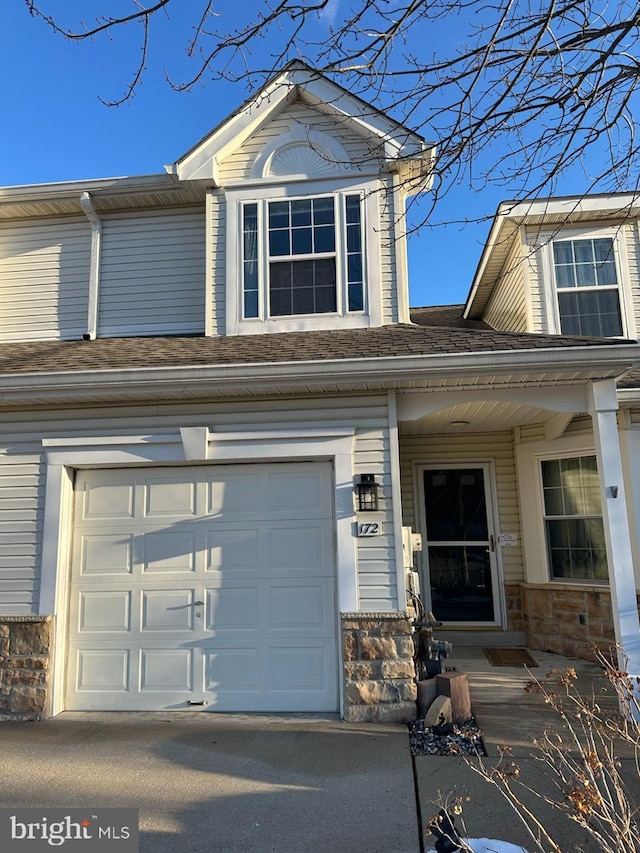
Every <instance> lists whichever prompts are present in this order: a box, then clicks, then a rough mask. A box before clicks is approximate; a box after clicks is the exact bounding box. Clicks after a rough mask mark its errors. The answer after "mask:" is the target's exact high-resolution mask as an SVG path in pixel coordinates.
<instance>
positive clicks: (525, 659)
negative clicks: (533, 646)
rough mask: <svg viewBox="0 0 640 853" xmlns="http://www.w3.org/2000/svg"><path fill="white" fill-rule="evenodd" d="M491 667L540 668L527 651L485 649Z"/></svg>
mask: <svg viewBox="0 0 640 853" xmlns="http://www.w3.org/2000/svg"><path fill="white" fill-rule="evenodd" d="M482 651H483V652H484V653H485V655H486V656H487V658H488V660H489V663H490V664H491V666H538V664H537V662H536V661H535V659H534V658H532V657H531V655H530V654H529V652H528V651H527V650H526V649H506V648H505V649H501V648H497V649H483V650H482Z"/></svg>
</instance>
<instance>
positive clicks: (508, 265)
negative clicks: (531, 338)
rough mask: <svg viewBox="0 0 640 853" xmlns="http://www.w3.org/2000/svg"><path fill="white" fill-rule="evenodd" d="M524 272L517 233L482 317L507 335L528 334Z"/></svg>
mask: <svg viewBox="0 0 640 853" xmlns="http://www.w3.org/2000/svg"><path fill="white" fill-rule="evenodd" d="M524 271H525V262H524V261H523V259H522V248H521V244H520V235H519V232H517V233H516V236H515V237H514V239H513V243H512V244H511V248H510V250H509V254H508V256H507V260H506V261H505V264H504V267H503V269H502V272H501V273H500V279H499V281H498V284H497V286H496V287H495V289H494V291H493V294H492V296H491V299H490V301H489V304H488V305H487V308H486V310H485V312H484V315H483V318H482V319H483V320H485V321H486V322H487V323H488V324H489V325H490V326H493V328H494V329H498V330H500V331H505V332H526V331H528V329H527V302H526V294H525V272H524Z"/></svg>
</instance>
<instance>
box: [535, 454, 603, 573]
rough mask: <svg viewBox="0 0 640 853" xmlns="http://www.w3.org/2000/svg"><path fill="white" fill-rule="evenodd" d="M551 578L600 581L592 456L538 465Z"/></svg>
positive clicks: (597, 497)
mask: <svg viewBox="0 0 640 853" xmlns="http://www.w3.org/2000/svg"><path fill="white" fill-rule="evenodd" d="M541 474H542V491H543V501H544V527H545V536H546V545H547V554H548V558H549V570H550V573H551V578H552V580H560V581H602V582H606V581H607V578H608V572H607V555H606V549H605V541H604V526H603V522H602V509H601V504H600V487H599V480H598V469H597V467H596V458H595V456H577V457H571V458H566V459H550V460H545V461H542V462H541Z"/></svg>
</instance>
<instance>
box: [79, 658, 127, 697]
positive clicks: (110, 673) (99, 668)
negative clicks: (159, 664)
mask: <svg viewBox="0 0 640 853" xmlns="http://www.w3.org/2000/svg"><path fill="white" fill-rule="evenodd" d="M130 657H131V653H130V650H129V649H128V648H124V649H123V648H119V649H92V648H85V649H79V650H78V651H77V666H76V671H77V675H78V677H77V685H76V689H77V690H78V691H79V692H80V693H82V692H95V691H100V692H116V693H117V692H120V693H126V692H127V691H128V689H129V678H130V672H129V666H130Z"/></svg>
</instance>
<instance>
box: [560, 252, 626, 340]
mask: <svg viewBox="0 0 640 853" xmlns="http://www.w3.org/2000/svg"><path fill="white" fill-rule="evenodd" d="M552 249H553V269H554V275H555V286H556V294H557V299H558V313H559V316H560V330H561V332H562V334H565V335H596V336H600V337H615V336H621V335H623V324H622V314H621V310H620V286H619V285H620V282H619V278H618V271H617V268H616V259H615V252H614V241H613V238H611V237H599V238H595V239H592V238H589V239H580V240H557V241H554V243H553V246H552Z"/></svg>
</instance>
